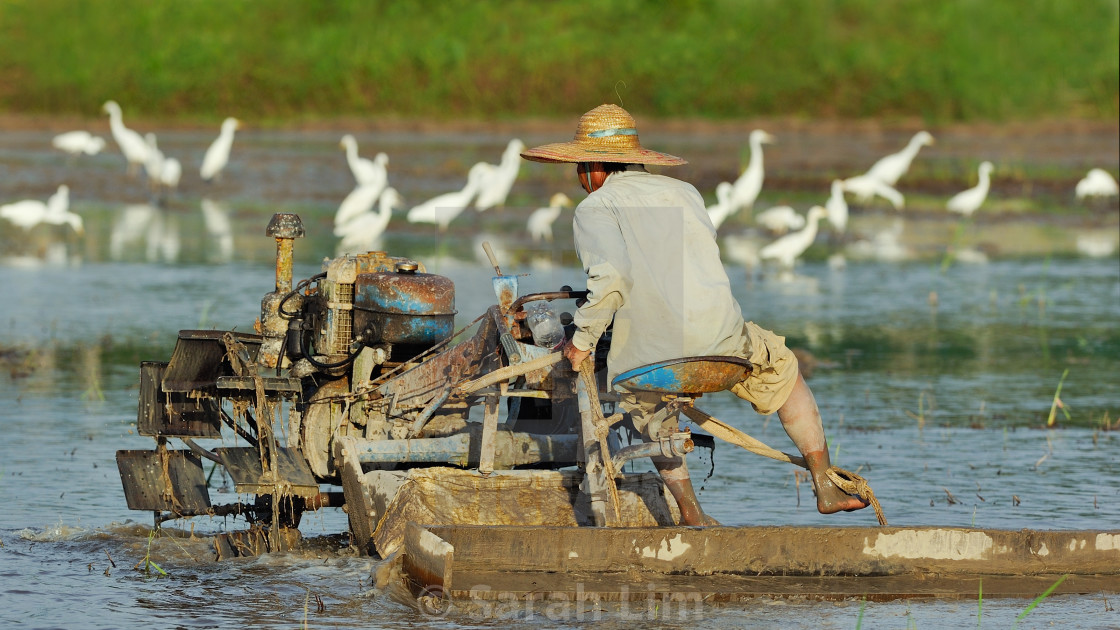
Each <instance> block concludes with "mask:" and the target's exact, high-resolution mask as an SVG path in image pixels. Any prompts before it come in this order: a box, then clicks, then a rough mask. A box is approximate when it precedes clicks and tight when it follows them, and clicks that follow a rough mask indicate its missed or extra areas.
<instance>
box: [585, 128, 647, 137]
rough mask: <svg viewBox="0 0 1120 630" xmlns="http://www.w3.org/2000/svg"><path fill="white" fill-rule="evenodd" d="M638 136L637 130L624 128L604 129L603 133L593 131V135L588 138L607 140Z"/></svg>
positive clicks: (588, 135)
mask: <svg viewBox="0 0 1120 630" xmlns="http://www.w3.org/2000/svg"><path fill="white" fill-rule="evenodd" d="M636 135H638V130H637V129H634V128H633V127H627V128H624V129H603V130H602V131H592V132H591V133H589V134H587V137H588V138H606V137H608V136H636Z"/></svg>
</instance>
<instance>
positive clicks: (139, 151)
mask: <svg viewBox="0 0 1120 630" xmlns="http://www.w3.org/2000/svg"><path fill="white" fill-rule="evenodd" d="M101 109H103V110H104V111H106V112H108V113H109V130H110V131H111V132H112V133H113V139H114V140H116V141H117V146H119V147H120V148H121V153H123V154H124V158H125V159H126V160H128V174H129V175H132V176H135V175H136V173H138V172H139V171H140V167H141V166H142V165H143V164H144V162H145V161H147V159H148V143H147V142H144V137H143V136H141V135H140V134H139V133H137V132H135V131H133V130H131V129H129V128H128V127H125V126H124V119H123V117H122V115H121V106H120V105H118V104H117V102H116V101H105V104H104V105H102V106H101Z"/></svg>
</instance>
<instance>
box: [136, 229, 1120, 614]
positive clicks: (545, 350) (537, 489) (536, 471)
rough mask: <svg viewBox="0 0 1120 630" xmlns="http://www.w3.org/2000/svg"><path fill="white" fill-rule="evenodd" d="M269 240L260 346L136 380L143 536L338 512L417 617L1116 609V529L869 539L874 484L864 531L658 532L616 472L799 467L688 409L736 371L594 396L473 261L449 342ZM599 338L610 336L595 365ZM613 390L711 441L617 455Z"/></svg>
mask: <svg viewBox="0 0 1120 630" xmlns="http://www.w3.org/2000/svg"><path fill="white" fill-rule="evenodd" d="M266 233H267V235H268V236H270V237H273V238H275V239H276V286H275V289H274V290H273V291H272V292H270V293H268V294H267V295H265V296H264V298H263V299H262V301H261V317H260V320H259V321H258V322H257V323H256V333H255V334H248V333H242V332H235V331H232V330H230V331H221V330H183V331H180V332H179V336H178V340H177V343H176V345H175V348H174V350H173V351H172V354H171V357H170V358H169V359H168V361H166V362H156V361H151V362H144V363H142V364H141V366H140V404H139V414H138V422H137V429H138V433H140V434H141V435H144V436H149V437H152V438H154V440H155V448H154V449H152V450H122V451H118V452H117V465H118V468H119V470H120V474H121V480H122V482H123V484H124V493H125V497H126V500H127V502H128V507H129V508H131V509H134V510H142V511H147V512H152V513H154V515H155V520H156V523H157V524H159V523H162V522H164V521H167V520H170V519H175V518H182V517H191V516H203V515H213V516H231V515H236V516H242V517H244V518H245V519H246V521H247V522H248V523H249V527H248V528H246V529H244V530H240V531H236V532H228V533H223V534H219V535H218V536H216V537H215V546H216V551H217V556H218V557H219V558H228V557H234V556H239V555H255V554H259V553H262V552H265V551H276V550H283V549H287V548H290V547H291V546H293V545H295V544H296V543H297V542H298V540H299V530H298V529H296V526H297V525H298V524H299V520H300V516H301V514H302V513H303V512H305V511H308V510H315V509H319V508H322V507H341V508H342V509H343V510H345V512H346V514H347V517H348V520H349V530H350V534H351V537H352V544H353V547H354V548H355V549H356V550H357V551H358V552H359V553H362V554H378V555H380V556H381V557H383V558H389V557H390V556H391V557H392V558H393V562H398V563H400V564H401V566H402V571H401V575H403V576H404V577H405V581H406V582H407V584H408V587H409V588H410V590H411V591H412V593H413V594H414V595H415V596H416V597H417V598H418V599H417V601H419V602H421V604H422V605H423V602H425V601H430V600H431V601H436V602H437V603H438V605H439V606H443V605H444V604H446V603H447V602H449V601H455V600H458V599H464V598H466V599H477V598H479V597H482V598H485V597H488V596H489V597H497V598H505V597H512V598H514V599H524V600H536V599H539V598H541V597H545V596H547V597H555V598H560V599H563V600H565V601H576V600H580V599H594V600H597V601H598V600H610V599H634V598H638V599H641V598H647V599H648V597H651V596H652V595H650V593H648V592H647V590H648V588H652V585H654V584H662V583H669V582H671V583H672V586H673V591H674V593H673V597H678V596H687V597H695V598H696V600H697V601H700V602H706V601H721V600H722V601H734V600H736V599H737V598H740V597H745V596H754V595H759V594H771V595H777V596H782V597H784V596H789V595H801V596H805V595H809V596H814V597H856V596H859V595H860V594H863V595H864V596H868V595H870V596H871V597H875V598H879V599H891V598H894V597H913V596H930V597H944V596H959V595H961V594H962V593H963V594H966V595H967V594H969V593H972V594H974V593H976V592H977V585H978V584H979V582H978V580H983V592H984V595H986V596H991V595H1004V596H1021V595H1022V594H1023V593H1024V592H1025V591H1024V589H1028V590H1029V589H1035V588H1037V589H1039V590H1041V588H1045V587H1046V585H1047V584H1054V586H1052V587H1051V589H1053V588H1055V587H1057V586H1058V584H1061V585H1062V586H1061V589H1059V592H1071V593H1072V592H1076V593H1089V592H1100V591H1104V592H1120V532H1118V531H1100V532H1096V531H1093V532H1083V531H1035V530H1022V531H1017V532H1006V531H999V530H979V529H972V528H944V527H886V521H885V519H884V517H883V514H882V511H881V509H880V508H879V505H878V502H877V501H876V500H875V498H874V494H873V493H871V491H870V488H865V491H866V493H867V494H866V497H865V498H868V499H869V500H870V501H871V503H872V505H873V506H874V507H875V511H876V515H877V516H878V517H879V524H880V527H842V528H836V527H828V528H821V527H750V526H746V527H702V528H696V527H679V526H675V525H676V524H677V523H678V522H679V520H680V518H679V517H680V515H679V510H678V509H677V505H676V503H675V502H674V500H673V498H672V495H671V494H670V493H668V492H667V490H666V488H665V486H664V484H663V482H662V480H661V478H660V476H659V475H657V474H656V473H648V472H647V473H634V472H628V473H627V472H623V470H624V468H626V467H627V464H628V462H630V461H631V460H634V459H638V458H643V457H652V456H659V455H660V456H679V455H683V454H686V453H688V452H690V451H691V450H692V449H693V448H695V447H696V446H697V445H701V446H709V447H710V446H711V442H712V437H713V436H714V437H719V438H721V439H723V440H725V441H727V442H730V443H732V444H735V445H738V446H742V447H744V448H746V449H748V450H750V451H752V452H754V453H757V454H760V455H764V456H766V457H770V458H773V459H778V460H782V461H786V462H789V463H793V464H798V465H804V462H803V461H802V460H800V458H798V457H796V456H790V455H787V454H784V453H781V452H779V451H775V450H773V449H770V448H769V447H767V446H766V445H764V444H762V443H760V442H757V441H756V440H753V438H750V436H747V435H746V434H743V433H741V432H739V431H737V430H736V429H734V428H733V427H730V426H728V425H726V424H724V423H722V422H720V421H719V420H717V419H715V418H712V417H711V416H709V415H707V414H706V413H704V412H703V411H701V410H700V409H698V408H697V407H696V406H695V404H694V402H695V400H696V398H698V397H699V396H700V395H702V394H704V393H707V392H714V391H720V390H723V389H726V388H727V387H730V386H731V384H733V383H735V382H737V381H739V380H741V379H742V378H743V377H744V375H745V374H746V373H747V370H749V369H750V366H749V365H747V364H746V363H744V362H743V361H742V360H741V359H737V358H735V357H686V358H681V359H677V360H674V361H666V362H663V363H658V364H653V365H648V366H644V367H641V368H637V369H634V370H631V371H629V372H626V373H624V374H621V375H619V376H617V377H616V378H615V380H614V382H612V383H610V384H609V385H610V387H608V386H607V385H608V384H607V383H605V382H604V379H602V378H600V376H601V375H602V374H603V373H604V372H605V370H602V369H601V368H602V367H604V366H602V365H599V366H595V365H593V362H592V361H586V362H585V363H584V365H583V366H582V369H581V370H580V371H579V372H578V373H577V372H573V371H572V370H571V369H570V368H569V366H568V364H567V361H562V360H561V358H562V356H561V354H560V352H557V351H555V348H556V346H557V344H558V343H559V342H560V341H562V340H563V338H564V332H565V331H564V330H563V329H562V322H563V321H564V320H563V318H562V317H558V316H557V315H556V311H557V310H559V309H561V308H567V307H568V306H569V304H571V305H573V306H574V301H575V300H578V299H580V298H582V297H584V295H585V294H584V293H583V292H580V291H572V290H570V289H568V288H566V287H565V288H562V289H560V290H558V291H555V292H547V293H532V294H528V295H519V294H518V291H517V286H518V283H517V277H516V276H511V275H505V274H502V272H501V269H500V268H499V266H498V264H497V261H496V260H495V258H494V256H493V253H492V252H490V251H489V248H488V247H487V248H486V249H487V254H488V255H489V256H490V259H491V262H492V263H493V264H494V268H495V272H496V275H495V276H494V278H493V289H494V293H495V303H494V304H493V305H492V306H490V307H489V308H487V309H486V311H485V312H483V313H481V314H479V315H478V317H476V318H475V319H474V320H473V321H471V322H470V323H469V324H467V325H466V326H464V327H463V328H461V329H459V330H455V316H456V309H455V287H454V286H453V283H452V282H451V280H449V279H448V278H446V277H442V276H439V275H436V274H430V273H427V272H426V270H425V268H424V265H423V264H421V263H420V262H417V261H414V260H410V259H407V258H398V257H392V256H389V255H387V254H386V253H384V252H367V253H365V254H360V255H346V256H340V257H338V258H335V259H330V260H326V261H324V263H323V268H322V272H321V273H318V274H316V275H314V276H312V277H310V278H307V279H305V280H301V281H299V282H298V283H294V284H293V278H292V251H293V245H294V242H295V240H296V239H298V238H300V237H302V236H303V227H302V225H301V223H300V220H299V217H297V216H295V215H291V214H277V215H275V216H274V217H273V218H272V221H271V222H270V223H269V225H268V228H267V231H266ZM473 289H474V287H472V290H473ZM609 343H610V335H609V331H608V334H606V335H604V336H603V338H602V339H601V340H600V342H599V347H597V348H596V353H595V354H596V355H597V356H599V357H604V356H606V350H607V348H606V346H607V345H608V344H609ZM597 368H600V369H597ZM620 389H621V390H625V391H641V392H655V393H657V394H660V395H661V396H662V400H663V401H665V402H666V404H665V405H664V406H663V407H662V408H661V409H660V410H659V411H658V412H657V414H655V415H654V417H653V418H651V419H650V422H655V421H662V422H663V421H665V420H668V419H670V418H671V417H674V416H680V415H684V416H686V417H687V419H688V420H689V421H691V422H692V423H693V424H695V425H696V426H698V427H700V428H701V429H703V430H704V431H706V432H707V433H710V434H711V435H710V436H709V435H704V434H702V433H697V434H692V433H690V432H689V431H687V430H685V431H683V432H679V433H675V434H672V435H668V436H665V437H661V438H660V439H659V440H657V441H639V442H636V443H633V444H630V445H626V446H623V445H622V444H621V443H620V439H619V437H618V436H619V435H620V432H619V431H616V430H615V428H616V426H617V425H619V424H622V423H623V421H624V416H623V414H619V413H614V409H613V405H614V403H615V402H616V401H617V398H616V397H615V396H616V394H614V393H613V392H614V391H616V390H620ZM203 460H208V461H207V462H204V461H203ZM204 463H206V464H212V465H210V466H209V467H210V472H209V473H206V471H205V469H204ZM219 469H220V470H222V471H223V474H224V475H225V477H226V478H228V479H229V480H230V481H232V484H233V486H234V488H233V489H234V491H235V493H236V494H234V493H227V494H225V495H223V494H222V493H220V492H217V493H215V494H216V496H218V497H221V496H226V497H230V498H231V499H233V497H235V496H236V497H237V499H233V500H232V502H231V499H227V500H226V501H225V502H221V503H219V502H212V497H211V491H210V482H211V478H212V477H213V475H214V474H215V472H216V471H217V470H219ZM836 470H837V471H839V469H836ZM833 472H834V471H833V470H830V471H829V475H830V478H832V479H833V481H834V482H835V483H837V484H838V485H840V484H842V483H845V482H846V481H850V480H849V479H847V478H842V477H841V476H833ZM839 472H840V473H845V474H846V475H851V473H846V471H839ZM852 477H853V478H854V481H857V482H860V483H863V484H864V485H866V483H865V480H863V479H862V478H858V475H853V476H852ZM841 487H843V486H841ZM340 489H341V490H340ZM845 490H846V491H848V489H847V488H845ZM851 491H852V492H857V493H861V494H862V492H861V491H860V490H859V489H853V490H851ZM398 551H399V553H397V552H398ZM716 575H718V576H719V578H718V579H713V576H716ZM1062 575H1065V577H1070V576H1071V575H1072V576H1073V577H1071V579H1069V580H1065V578H1064V577H1062V578H1061V580H1057V578H1059V577H1061V576H1062ZM931 576H939V577H937V578H936V579H933V578H931ZM1055 580H1057V582H1055ZM1062 580H1065V581H1064V583H1063V582H1062ZM667 581H668V582H667ZM642 589H646V590H642ZM1036 592H1037V591H1036ZM1048 592H1049V591H1048ZM433 597H434V600H433ZM666 601H668V600H666Z"/></svg>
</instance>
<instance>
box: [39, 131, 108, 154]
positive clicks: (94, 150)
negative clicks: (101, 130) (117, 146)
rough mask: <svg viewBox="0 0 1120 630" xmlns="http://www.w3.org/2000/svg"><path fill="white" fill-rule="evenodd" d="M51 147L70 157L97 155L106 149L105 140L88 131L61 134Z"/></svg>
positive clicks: (52, 141)
mask: <svg viewBox="0 0 1120 630" xmlns="http://www.w3.org/2000/svg"><path fill="white" fill-rule="evenodd" d="M51 145H52V146H53V147H54V148H56V149H59V150H60V151H65V152H67V153H69V154H70V155H79V154H81V153H85V154H86V155H97V154H98V153H100V152H101V149H103V148H105V139H104V138H101V137H99V136H95V135H93V134H91V133H90V132H88V131H68V132H66V133H60V134H58V135H57V136H55V137H54V138H53V139H52V140H51Z"/></svg>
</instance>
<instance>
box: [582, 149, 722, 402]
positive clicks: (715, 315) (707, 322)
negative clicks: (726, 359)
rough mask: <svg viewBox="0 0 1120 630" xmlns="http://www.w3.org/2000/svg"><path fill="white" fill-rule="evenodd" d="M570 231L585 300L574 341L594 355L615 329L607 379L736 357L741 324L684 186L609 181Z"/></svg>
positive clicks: (711, 239)
mask: <svg viewBox="0 0 1120 630" xmlns="http://www.w3.org/2000/svg"><path fill="white" fill-rule="evenodd" d="M635 168H636V167H635ZM574 231H575V245H576V253H577V254H578V255H579V259H580V261H581V262H582V263H583V268H584V271H585V272H586V273H587V290H588V292H589V294H588V300H587V303H586V304H584V305H583V306H582V307H580V308H579V310H578V311H577V312H576V314H575V317H574V320H575V325H576V329H577V330H576V333H575V334H574V335H573V338H572V343H573V344H574V345H575V346H576V348H579V349H580V350H588V349H591V348H594V347H595V343H596V342H597V341H598V340H599V337H600V336H602V334H603V332H604V331H605V330H606V329H607V326H608V325H610V323H611V322H612V321H613V322H614V328H613V329H612V337H611V349H610V353H609V354H608V355H607V365H608V369H607V372H608V378H609V379H610V380H611V381H613V380H614V378H615V376H617V375H618V374H620V373H622V372H625V371H627V370H630V369H633V368H636V367H639V366H642V365H646V364H649V363H656V362H658V361H666V360H669V359H677V358H681V357H687V356H714V355H738V354H741V353H742V351H743V316H742V314H741V312H740V310H739V303H738V302H737V301H736V300H735V298H734V296H733V295H732V294H731V284H730V281H729V280H728V279H727V273H726V272H725V271H724V269H723V263H722V262H721V261H720V257H719V246H718V245H717V244H716V239H715V228H713V227H712V222H711V220H710V219H709V218H708V213H707V211H706V210H705V207H704V200H703V198H702V197H701V196H700V193H698V192H697V191H696V188H694V187H693V186H692V185H691V184H688V183H686V182H682V181H680V180H677V179H673V178H671V177H665V176H662V175H653V174H651V173H647V172H645V171H642V170H627V171H623V172H618V173H613V174H611V175H610V176H609V177H608V178H607V180H606V182H605V183H604V184H603V186H602V187H601V188H600V189H599V190H596V191H595V192H593V193H591V194H590V195H588V196H587V198H586V199H585V200H584V201H583V202H582V203H580V204H579V206H577V207H576V211H575V220H574Z"/></svg>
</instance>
